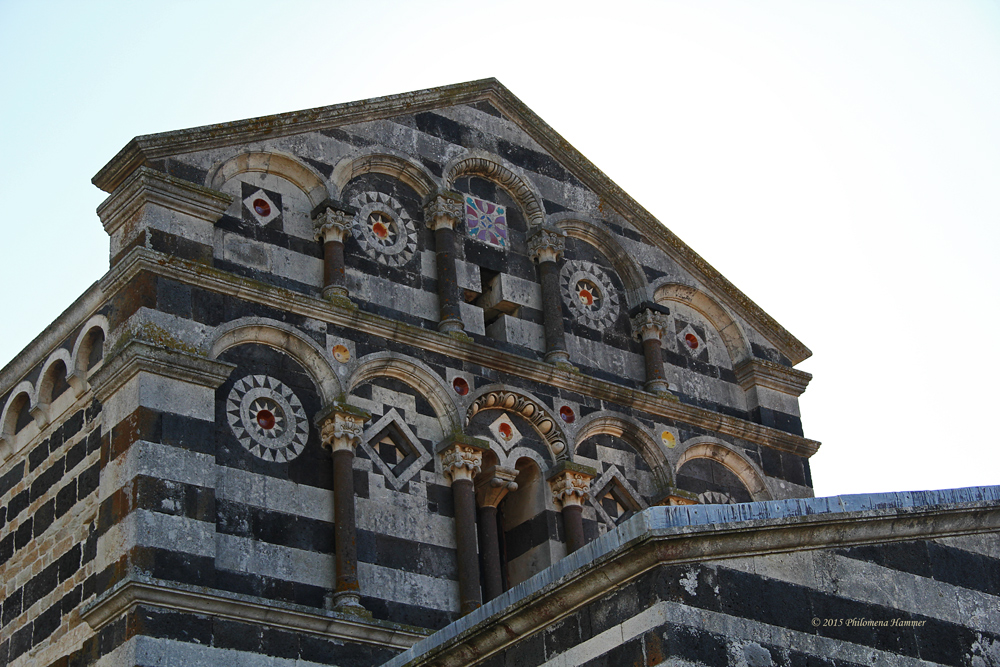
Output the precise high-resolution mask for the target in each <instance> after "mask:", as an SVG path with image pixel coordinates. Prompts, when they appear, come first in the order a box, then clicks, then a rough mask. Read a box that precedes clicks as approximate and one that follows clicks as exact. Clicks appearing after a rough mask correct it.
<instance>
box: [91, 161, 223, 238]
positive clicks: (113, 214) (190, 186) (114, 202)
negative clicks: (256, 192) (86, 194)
mask: <svg viewBox="0 0 1000 667" xmlns="http://www.w3.org/2000/svg"><path fill="white" fill-rule="evenodd" d="M232 201H233V196H232V195H229V194H226V193H224V192H218V191H216V190H212V189H211V188H206V187H203V186H201V185H195V184H194V183H191V182H190V181H185V180H184V179H181V178H175V177H173V176H168V175H167V174H164V173H162V172H159V171H156V170H154V169H150V168H149V167H142V166H140V167H139V168H138V169H136V170H135V171H133V172H132V173H131V174H129V176H128V178H127V179H125V181H124V182H122V184H121V185H119V186H118V187H117V188H115V191H114V192H112V193H111V195H110V196H108V198H107V199H105V200H104V201H103V202H102V203H101V205H100V206H98V207H97V215H98V217H100V218H101V222H102V223H103V224H104V231H106V232H107V233H108V234H113V233H114V232H115V230H117V229H118V228H119V227H121V226H122V225H123V224H124V223H125V222H126V221H128V220H131V219H132V218H134V216H135V215H136V213H137V212H138V211H139V210H140V209H141V208H142V207H143V206H145V205H146V204H157V205H159V206H162V207H164V208H167V209H170V210H172V211H177V212H179V213H184V214H186V215H190V216H193V217H196V218H201V219H204V220H208V221H209V222H212V223H214V222H216V221H217V220H218V219H219V218H220V217H222V214H223V213H225V211H226V208H227V207H228V206H229V204H230V203H232Z"/></svg>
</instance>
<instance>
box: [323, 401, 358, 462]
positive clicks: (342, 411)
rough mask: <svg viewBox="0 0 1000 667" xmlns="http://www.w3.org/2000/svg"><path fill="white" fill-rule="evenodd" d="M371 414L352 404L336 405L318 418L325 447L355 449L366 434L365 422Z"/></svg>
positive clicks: (339, 449)
mask: <svg viewBox="0 0 1000 667" xmlns="http://www.w3.org/2000/svg"><path fill="white" fill-rule="evenodd" d="M369 418H371V415H370V414H369V413H367V412H365V411H364V410H361V409H360V408H355V407H354V406H351V405H334V406H331V407H329V408H327V409H326V410H323V411H321V413H320V414H319V416H318V417H317V418H316V425H317V426H319V438H320V442H321V443H322V445H323V447H325V448H327V449H329V450H330V451H332V452H339V451H341V450H350V451H352V452H353V451H354V450H355V449H356V448H357V446H358V445H359V444H360V443H361V438H362V437H363V436H364V424H365V422H366V421H368V419H369Z"/></svg>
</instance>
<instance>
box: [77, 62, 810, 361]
mask: <svg viewBox="0 0 1000 667" xmlns="http://www.w3.org/2000/svg"><path fill="white" fill-rule="evenodd" d="M483 100H485V101H489V102H490V103H491V104H493V105H494V106H495V107H497V108H498V109H499V110H500V111H501V112H503V113H504V114H505V115H506V116H507V117H508V118H510V119H511V120H512V121H513V122H515V123H516V124H517V125H518V126H519V127H521V129H523V130H524V131H525V132H526V133H527V134H528V135H530V136H531V138H532V139H534V140H535V141H537V142H538V143H539V144H540V145H541V146H542V147H543V148H544V149H545V150H547V151H548V152H549V153H550V154H551V155H552V156H553V157H555V158H556V159H557V160H558V161H560V162H561V163H562V164H564V165H565V166H566V167H567V168H568V169H569V171H571V172H572V173H573V175H574V176H576V177H577V178H578V179H580V181H581V182H583V183H584V184H586V185H587V186H589V187H590V188H591V189H593V190H594V191H595V193H597V194H598V195H599V196H600V197H601V200H602V201H603V202H605V203H606V204H608V205H610V206H611V207H612V208H613V209H614V210H615V211H616V212H617V213H618V214H619V215H621V216H622V217H624V218H625V219H626V220H628V221H629V222H630V223H631V224H632V225H634V226H635V227H636V229H638V230H639V231H640V232H642V233H643V234H645V235H646V236H647V238H649V239H650V240H651V241H652V242H654V243H655V244H657V245H658V246H659V247H660V248H661V249H662V250H663V251H664V252H666V253H667V254H668V255H669V256H670V257H671V258H672V259H674V260H675V261H677V262H678V263H679V264H681V265H682V266H684V267H685V268H686V269H687V270H688V271H691V272H692V273H693V274H695V275H696V276H699V277H700V278H701V279H702V280H703V281H704V283H705V284H706V285H708V286H709V287H710V288H711V291H712V293H713V294H714V295H716V296H717V297H719V298H720V299H721V300H722V301H724V302H725V304H726V305H727V306H729V307H730V308H732V309H733V310H734V311H736V312H737V313H739V314H740V316H742V317H743V318H744V319H745V320H747V321H748V322H749V323H751V324H752V325H754V326H755V327H756V328H757V329H758V330H759V331H760V332H761V333H762V334H764V336H765V337H766V338H767V339H768V340H769V341H770V342H771V343H772V344H774V345H775V347H776V348H777V349H778V350H779V351H780V352H781V353H782V354H784V355H785V356H786V357H788V358H789V359H790V360H791V362H792V363H793V364H797V363H799V362H800V361H802V360H803V359H806V358H808V357H809V356H810V355H811V354H812V352H810V351H809V349H808V348H807V347H806V346H805V345H803V344H802V343H801V342H800V341H799V340H798V339H797V338H795V337H794V336H793V335H792V334H791V333H789V332H788V331H787V330H786V329H785V328H784V327H782V326H781V325H780V324H778V323H777V322H776V321H775V320H774V318H772V317H771V316H770V315H768V314H767V313H765V312H764V311H763V310H762V309H761V308H760V307H759V306H758V305H757V304H756V303H754V302H753V301H752V300H751V299H750V298H749V297H748V296H747V295H745V294H744V293H743V292H741V291H740V290H739V289H737V287H736V286H735V285H733V284H732V283H731V282H729V281H728V280H727V279H726V278H725V277H724V276H723V275H722V274H721V273H719V272H718V271H717V270H716V269H715V268H714V267H713V266H712V265H710V264H709V263H708V262H706V261H705V260H704V259H703V258H702V257H701V256H700V255H699V254H698V253H696V252H695V251H694V250H692V249H691V248H690V247H689V246H688V245H687V244H686V243H684V242H683V241H682V240H681V239H680V238H679V237H678V236H677V235H675V234H674V233H673V232H671V231H670V230H669V229H667V228H666V227H665V226H664V225H663V224H662V223H661V222H660V221H659V220H657V219H656V218H655V217H653V215H652V214H651V213H649V211H647V210H646V209H644V208H643V207H642V206H640V205H639V203H638V202H637V201H635V200H634V199H633V198H632V197H630V196H629V195H628V194H627V193H626V192H625V191H624V190H622V189H621V188H620V187H619V186H618V185H617V184H616V183H615V182H614V181H612V180H611V179H610V178H609V177H608V176H607V175H606V174H605V173H604V172H602V171H601V170H600V169H598V168H597V166H596V165H594V163H592V162H591V161H590V160H588V159H587V158H586V157H584V156H583V154H581V153H580V152H579V151H577V150H576V149H575V148H573V147H572V146H571V145H570V144H569V142H567V141H566V140H565V139H564V138H563V137H562V136H561V135H560V134H559V133H558V132H556V131H555V130H554V129H553V128H552V127H550V126H549V125H548V124H547V123H546V122H545V121H543V120H542V119H541V118H540V117H539V116H538V115H537V114H535V112H533V111H532V110H531V109H529V108H528V107H527V106H526V105H525V104H524V103H523V102H522V101H521V100H519V99H518V98H517V97H516V96H515V95H514V94H513V93H511V92H510V91H509V90H508V89H507V88H506V87H504V86H503V85H502V84H501V83H500V82H499V81H497V80H496V79H492V78H491V79H481V80H479V81H469V82H467V83H459V84H454V85H450V86H441V87H438V88H430V89H427V90H418V91H414V92H410V93H401V94H398V95H389V96H386V97H376V98H371V99H367V100H360V101H357V102H348V103H345V104H335V105H332V106H326V107H318V108H315V109H306V110H303V111H293V112H290V113H283V114H277V115H274V116H264V117H261V118H251V119H247V120H240V121H234V122H230V123H220V124H218V125H207V126H203V127H195V128H191V129H186V130H176V131H173V132H163V133H159V134H149V135H143V136H139V137H135V138H134V139H132V140H131V141H130V142H129V143H128V144H126V145H125V147H124V148H122V150H121V151H119V152H118V154H117V155H116V156H115V157H114V158H112V159H111V161H110V162H108V164H106V165H105V166H104V167H103V168H102V169H101V170H100V171H99V172H98V173H97V175H96V176H94V178H93V183H94V185H96V186H97V187H99V188H101V189H102V190H104V191H105V192H111V191H112V190H114V189H115V188H116V187H118V186H119V185H120V184H121V183H122V182H123V181H124V180H125V179H126V178H127V177H128V175H129V174H131V173H132V172H133V171H134V170H135V169H137V168H138V167H139V166H141V165H143V164H146V163H148V162H149V161H151V160H154V159H157V158H162V157H164V156H168V155H177V154H179V153H188V152H193V151H196V150H207V149H211V148H219V147H224V146H232V145H240V144H246V143H251V142H254V141H260V140H264V139H271V138H276V137H282V136H287V135H290V134H296V133H302V132H309V131H313V130H319V129H324V128H330V127H337V126H340V125H346V124H351V123H361V122H365V121H372V120H380V119H383V118H391V117H393V116H397V115H400V114H404V113H405V114H413V113H418V112H420V111H426V110H430V109H435V108H441V107H445V106H453V105H457V104H467V103H470V102H477V101H483Z"/></svg>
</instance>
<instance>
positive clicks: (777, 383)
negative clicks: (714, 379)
mask: <svg viewBox="0 0 1000 667" xmlns="http://www.w3.org/2000/svg"><path fill="white" fill-rule="evenodd" d="M734 370H735V372H736V380H737V381H738V382H739V383H740V387H742V388H743V391H749V390H750V389H751V388H753V387H764V388H765V389H773V390H774V391H780V392H781V393H783V394H788V395H789V396H801V395H802V392H804V391H805V390H806V387H807V386H809V381H810V380H812V373H806V372H805V371H800V370H797V369H794V368H788V367H787V366H782V365H781V364H776V363H774V362H773V361H765V360H763V359H747V360H746V361H744V362H743V363H741V364H739V365H738V366H736V368H735V369H734Z"/></svg>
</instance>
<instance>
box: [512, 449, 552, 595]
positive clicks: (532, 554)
mask: <svg viewBox="0 0 1000 667" xmlns="http://www.w3.org/2000/svg"><path fill="white" fill-rule="evenodd" d="M510 467H513V468H515V469H516V470H517V471H518V472H517V478H516V480H515V481H516V482H517V490H515V491H512V492H510V493H508V494H507V496H506V497H505V498H504V499H503V500H502V501H501V502H500V505H499V507H498V510H497V520H498V523H499V525H498V528H499V529H500V534H501V536H502V538H501V540H500V542H501V562H502V563H503V570H504V571H503V581H504V587H505V589H506V590H509V589H510V588H512V587H514V586H517V585H518V584H520V583H521V582H523V581H527V580H528V579H530V578H531V577H532V576H534V575H535V574H537V573H538V572H541V571H542V570H544V569H545V568H547V567H549V566H550V565H552V564H553V563H555V561H556V560H557V559H558V558H559V557H560V556H561V555H562V553H561V552H558V553H557V552H556V551H555V549H554V548H553V547H554V546H555V545H554V544H553V541H552V540H551V539H547V536H548V535H549V534H550V532H549V531H544V532H543V531H539V530H523V529H522V530H519V528H521V527H522V526H524V525H525V524H526V523H529V522H533V521H538V520H539V518H540V515H541V516H542V517H544V519H545V520H546V521H556V520H558V515H557V514H556V513H555V512H552V511H547V510H551V505H552V500H551V498H552V492H551V490H550V489H549V485H548V482H547V481H546V480H545V469H544V468H543V467H542V465H540V463H539V461H538V460H536V459H535V458H534V457H533V456H519V457H517V458H516V459H515V460H513V461H512V465H511V466H510ZM533 539H534V540H537V541H538V542H539V543H538V544H533V543H529V544H519V543H517V541H518V540H519V541H521V542H523V541H525V540H533ZM515 554H516V555H515Z"/></svg>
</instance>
